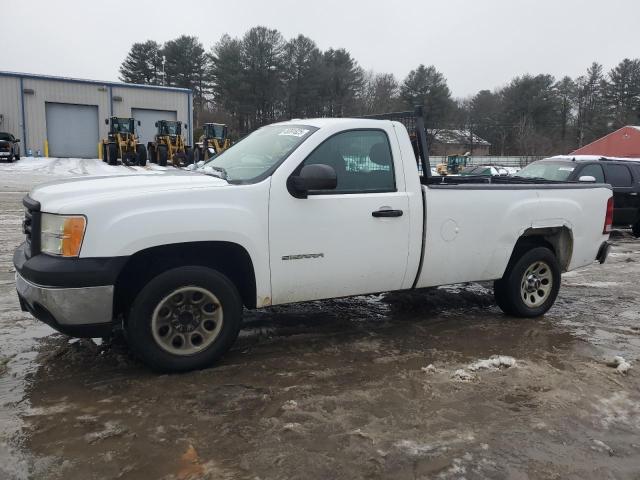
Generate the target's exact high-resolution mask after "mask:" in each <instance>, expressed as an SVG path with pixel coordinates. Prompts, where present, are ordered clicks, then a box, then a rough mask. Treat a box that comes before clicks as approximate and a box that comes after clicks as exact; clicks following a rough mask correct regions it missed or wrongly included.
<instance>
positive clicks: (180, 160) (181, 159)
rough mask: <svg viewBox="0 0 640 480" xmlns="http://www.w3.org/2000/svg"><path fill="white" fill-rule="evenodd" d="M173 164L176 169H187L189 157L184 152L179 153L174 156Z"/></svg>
mask: <svg viewBox="0 0 640 480" xmlns="http://www.w3.org/2000/svg"><path fill="white" fill-rule="evenodd" d="M171 163H172V164H173V166H174V167H178V168H180V167H186V166H187V155H186V153H184V152H178V153H176V154H175V155H174V156H173V160H171Z"/></svg>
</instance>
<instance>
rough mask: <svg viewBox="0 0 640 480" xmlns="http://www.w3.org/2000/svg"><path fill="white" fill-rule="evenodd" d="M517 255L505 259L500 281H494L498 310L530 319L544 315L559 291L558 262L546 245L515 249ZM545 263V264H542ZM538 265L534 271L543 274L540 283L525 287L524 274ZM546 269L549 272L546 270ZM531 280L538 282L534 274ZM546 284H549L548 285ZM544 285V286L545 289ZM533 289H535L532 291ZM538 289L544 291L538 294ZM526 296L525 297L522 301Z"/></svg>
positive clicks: (534, 282)
mask: <svg viewBox="0 0 640 480" xmlns="http://www.w3.org/2000/svg"><path fill="white" fill-rule="evenodd" d="M515 255H517V256H514V258H513V259H512V260H511V261H510V262H509V266H508V267H507V271H506V272H505V274H504V276H503V277H502V278H501V279H500V280H496V281H495V282H494V296H495V299H496V303H497V304H498V306H499V307H500V309H501V310H502V311H503V312H504V313H506V314H507V315H513V316H515V317H524V318H532V317H539V316H541V315H544V314H545V313H546V312H547V311H548V310H549V309H550V308H551V307H552V306H553V304H554V302H555V301H556V298H557V296H558V291H559V290H560V279H561V277H560V265H559V264H558V260H557V258H556V256H555V255H554V253H553V252H552V251H551V250H549V249H548V248H546V247H534V248H531V249H529V250H522V251H520V252H516V254H515ZM545 264H546V265H545ZM536 265H538V266H539V270H538V271H537V272H538V273H539V274H540V277H544V278H543V280H542V282H545V281H547V283H546V284H544V285H542V286H541V285H537V287H534V286H533V285H532V286H531V288H532V289H533V290H532V291H530V292H527V291H526V290H525V288H526V284H525V280H526V279H525V278H524V276H525V273H526V272H527V271H528V270H529V269H530V268H535V266H536ZM546 267H548V268H549V272H547V271H546ZM533 277H534V278H532V283H533V284H534V285H535V284H536V282H538V283H539V278H538V275H537V274H536V275H533ZM548 283H551V285H550V286H548ZM545 285H547V288H545ZM536 288H537V290H536ZM540 292H542V293H544V295H542V294H541V293H540ZM525 298H527V300H525Z"/></svg>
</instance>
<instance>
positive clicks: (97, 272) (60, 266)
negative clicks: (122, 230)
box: [13, 244, 126, 337]
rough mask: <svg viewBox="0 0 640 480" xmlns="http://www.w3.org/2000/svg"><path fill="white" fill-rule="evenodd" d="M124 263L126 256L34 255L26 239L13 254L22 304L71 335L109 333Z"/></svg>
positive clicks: (97, 335)
mask: <svg viewBox="0 0 640 480" xmlns="http://www.w3.org/2000/svg"><path fill="white" fill-rule="evenodd" d="M125 262H126V258H125V257H108V258H60V257H54V256H51V255H46V254H39V255H35V256H32V257H31V256H29V255H28V248H27V246H26V244H22V245H21V246H20V247H18V249H17V250H16V251H15V253H14V255H13V264H14V266H15V268H16V290H17V291H18V298H19V299H20V307H21V308H22V310H23V311H27V312H29V313H31V314H32V315H33V316H34V317H36V318H37V319H38V320H40V321H42V322H44V323H46V324H48V325H50V326H51V327H53V328H55V329H56V330H58V331H59V332H61V333H64V334H66V335H70V336H73V337H103V336H106V335H109V333H110V332H111V330H112V328H113V309H114V290H115V288H114V285H115V284H116V279H117V277H118V274H119V272H120V271H121V269H122V267H123V266H124V264H125Z"/></svg>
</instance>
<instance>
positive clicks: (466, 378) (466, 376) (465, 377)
mask: <svg viewBox="0 0 640 480" xmlns="http://www.w3.org/2000/svg"><path fill="white" fill-rule="evenodd" d="M451 378H452V379H453V380H455V381H456V382H471V381H473V380H474V379H475V378H476V376H475V375H474V374H473V373H469V372H467V371H466V370H465V369H464V368H459V369H458V370H456V371H455V372H453V375H451Z"/></svg>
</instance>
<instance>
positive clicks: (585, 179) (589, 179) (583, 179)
mask: <svg viewBox="0 0 640 480" xmlns="http://www.w3.org/2000/svg"><path fill="white" fill-rule="evenodd" d="M578 181H579V182H595V181H596V177H593V176H591V175H582V176H581V177H580V178H579V179H578Z"/></svg>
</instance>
